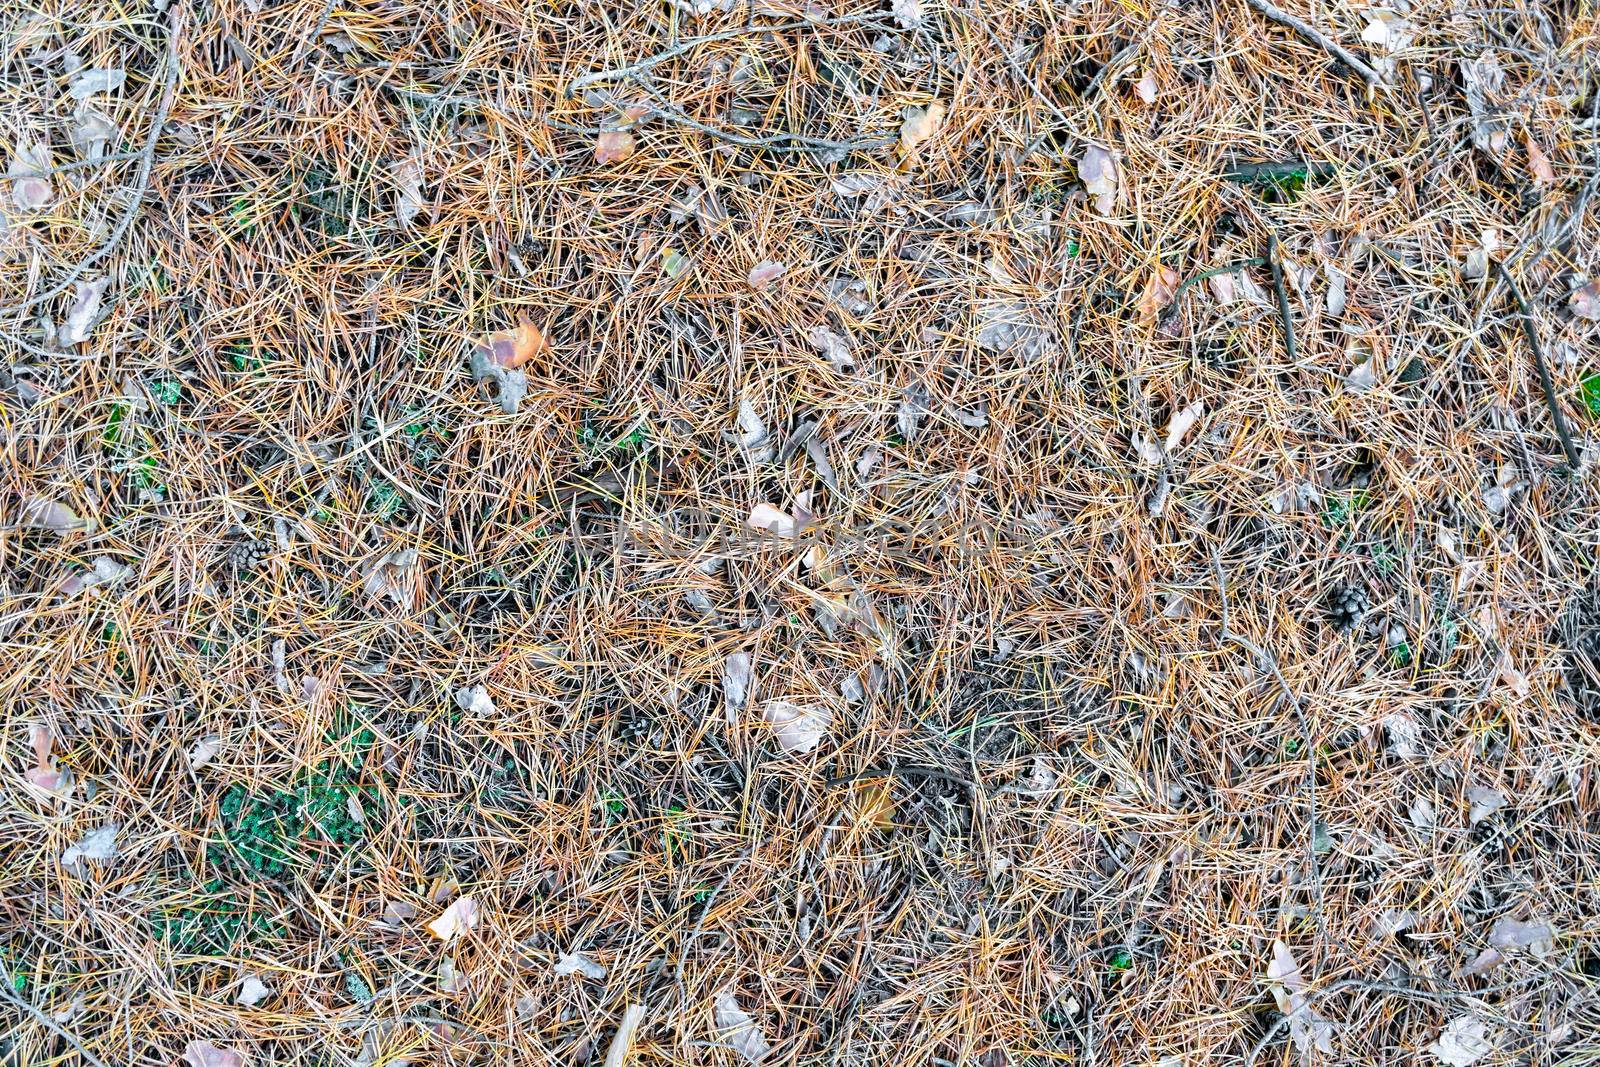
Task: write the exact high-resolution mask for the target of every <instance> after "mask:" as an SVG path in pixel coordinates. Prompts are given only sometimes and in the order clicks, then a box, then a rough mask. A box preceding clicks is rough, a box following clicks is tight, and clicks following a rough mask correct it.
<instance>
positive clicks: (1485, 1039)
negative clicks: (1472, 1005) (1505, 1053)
mask: <svg viewBox="0 0 1600 1067" xmlns="http://www.w3.org/2000/svg"><path fill="white" fill-rule="evenodd" d="M1428 1051H1429V1052H1431V1053H1433V1055H1434V1058H1435V1059H1437V1060H1438V1061H1439V1062H1440V1063H1442V1064H1444V1065H1445V1067H1472V1065H1473V1064H1474V1063H1477V1062H1478V1061H1479V1060H1481V1059H1483V1058H1484V1057H1485V1056H1487V1055H1489V1053H1491V1052H1493V1051H1494V1041H1493V1040H1492V1035H1491V1033H1490V1031H1489V1026H1488V1024H1487V1023H1485V1022H1484V1021H1483V1020H1482V1019H1480V1018H1478V1017H1477V1016H1476V1015H1458V1016H1456V1017H1455V1018H1454V1019H1451V1020H1450V1022H1449V1023H1447V1024H1446V1025H1445V1028H1444V1030H1443V1031H1441V1032H1440V1034H1439V1039H1438V1040H1437V1041H1435V1042H1434V1043H1433V1044H1431V1045H1429V1046H1428Z"/></svg>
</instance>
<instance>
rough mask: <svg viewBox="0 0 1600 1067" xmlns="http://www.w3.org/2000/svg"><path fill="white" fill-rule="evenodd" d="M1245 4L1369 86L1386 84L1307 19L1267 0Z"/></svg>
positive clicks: (1358, 58)
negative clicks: (1333, 60) (1324, 54)
mask: <svg viewBox="0 0 1600 1067" xmlns="http://www.w3.org/2000/svg"><path fill="white" fill-rule="evenodd" d="M1245 2H1246V3H1247V4H1249V5H1250V6H1251V7H1253V8H1255V9H1256V10H1257V11H1259V12H1261V13H1262V14H1263V15H1265V16H1266V17H1267V18H1269V19H1271V20H1272V21H1273V22H1276V23H1277V24H1278V25H1280V26H1287V27H1288V28H1289V29H1291V30H1293V31H1294V32H1295V33H1297V34H1299V35H1300V36H1301V37H1303V38H1305V39H1306V40H1307V41H1310V42H1311V43H1312V44H1314V45H1316V46H1317V47H1318V48H1321V49H1322V50H1323V51H1324V52H1327V53H1328V54H1329V55H1332V56H1333V57H1334V58H1336V59H1338V60H1339V62H1341V63H1343V64H1344V65H1345V66H1347V67H1349V68H1350V69H1351V70H1353V71H1355V72H1356V73H1357V74H1359V75H1361V79H1362V81H1365V82H1366V83H1367V84H1368V85H1371V86H1377V85H1383V84H1384V80H1383V76H1382V75H1380V74H1379V73H1378V72H1377V71H1375V70H1373V69H1372V68H1371V67H1370V66H1368V65H1367V64H1366V63H1365V62H1363V61H1362V60H1361V58H1360V57H1359V56H1357V55H1356V54H1355V53H1354V52H1351V51H1350V50H1349V49H1348V48H1345V47H1344V46H1343V45H1341V44H1339V42H1337V41H1335V40H1334V39H1333V38H1331V37H1329V36H1328V35H1327V34H1325V33H1323V32H1322V31H1321V30H1319V29H1317V28H1316V27H1315V26H1313V25H1311V24H1310V23H1309V22H1307V21H1306V20H1305V19H1302V18H1299V17H1297V16H1295V15H1291V14H1289V13H1288V12H1287V11H1285V10H1283V9H1282V8H1280V7H1276V6H1274V5H1272V4H1270V3H1268V2H1267V0H1245Z"/></svg>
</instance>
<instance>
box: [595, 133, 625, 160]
mask: <svg viewBox="0 0 1600 1067" xmlns="http://www.w3.org/2000/svg"><path fill="white" fill-rule="evenodd" d="M633 149H634V142H633V134H632V133H630V132H629V131H627V130H602V131H600V137H599V139H598V140H596V141H595V144H594V161H595V162H596V163H621V162H622V161H623V160H625V159H627V158H628V157H629V156H631V155H633Z"/></svg>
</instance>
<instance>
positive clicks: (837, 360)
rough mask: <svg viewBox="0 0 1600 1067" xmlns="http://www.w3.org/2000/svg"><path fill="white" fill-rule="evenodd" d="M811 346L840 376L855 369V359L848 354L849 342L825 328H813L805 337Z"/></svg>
mask: <svg viewBox="0 0 1600 1067" xmlns="http://www.w3.org/2000/svg"><path fill="white" fill-rule="evenodd" d="M807 337H808V339H809V340H810V341H811V346H812V347H813V348H815V349H816V350H817V351H818V352H820V353H822V355H823V356H824V357H825V358H826V359H827V361H828V362H829V363H832V364H833V369H834V370H836V371H838V372H839V373H841V374H850V373H852V372H853V371H854V370H855V369H856V361H855V357H854V356H852V355H851V354H850V342H849V341H847V340H845V339H844V338H843V337H841V336H839V335H838V334H836V333H834V332H833V331H832V330H830V329H828V328H827V327H826V326H813V327H811V333H810V334H808V335H807Z"/></svg>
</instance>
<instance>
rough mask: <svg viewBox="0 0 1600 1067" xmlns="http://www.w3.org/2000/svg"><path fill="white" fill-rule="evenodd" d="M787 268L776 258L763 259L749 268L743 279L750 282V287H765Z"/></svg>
mask: <svg viewBox="0 0 1600 1067" xmlns="http://www.w3.org/2000/svg"><path fill="white" fill-rule="evenodd" d="M787 269H788V267H787V266H786V265H785V264H783V263H780V262H778V261H777V260H774V259H763V260H762V261H761V262H760V263H757V264H756V265H755V266H754V267H751V268H750V273H749V275H748V276H747V277H746V278H745V281H747V282H749V283H750V288H752V289H765V288H766V287H767V286H769V285H771V284H772V283H773V282H775V281H777V280H778V278H779V277H781V276H782V274H783V272H784V271H785V270H787Z"/></svg>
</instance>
